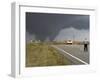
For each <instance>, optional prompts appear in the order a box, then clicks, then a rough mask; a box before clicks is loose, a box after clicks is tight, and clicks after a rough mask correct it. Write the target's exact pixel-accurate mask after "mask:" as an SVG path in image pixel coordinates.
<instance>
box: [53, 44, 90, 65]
mask: <svg viewBox="0 0 100 80" xmlns="http://www.w3.org/2000/svg"><path fill="white" fill-rule="evenodd" d="M52 47H54V48H55V49H56V50H58V51H59V52H60V53H61V54H63V55H64V56H66V57H67V58H68V59H69V60H71V61H72V62H73V63H74V64H76V65H79V64H89V63H90V62H89V50H88V51H87V52H84V46H83V45H52ZM88 47H89V46H88Z"/></svg>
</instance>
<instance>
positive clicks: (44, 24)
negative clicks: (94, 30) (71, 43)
mask: <svg viewBox="0 0 100 80" xmlns="http://www.w3.org/2000/svg"><path fill="white" fill-rule="evenodd" d="M85 38H87V39H88V40H89V15H75V14H73V15H72V14H51V13H30V12H27V13H26V40H27V41H30V40H32V39H35V40H42V41H44V40H47V39H49V40H68V39H75V40H84V39H85Z"/></svg>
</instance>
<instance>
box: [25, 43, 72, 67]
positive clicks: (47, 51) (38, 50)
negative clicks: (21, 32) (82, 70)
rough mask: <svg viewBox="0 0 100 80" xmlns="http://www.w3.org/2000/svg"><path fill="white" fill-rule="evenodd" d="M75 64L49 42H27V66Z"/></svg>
mask: <svg viewBox="0 0 100 80" xmlns="http://www.w3.org/2000/svg"><path fill="white" fill-rule="evenodd" d="M71 64H73V63H72V62H71V61H70V60H68V59H67V58H66V57H65V56H63V55H62V54H60V53H59V52H58V51H57V50H56V49H54V48H53V47H51V46H50V45H49V44H47V43H27V44H26V67H37V66H57V65H71Z"/></svg>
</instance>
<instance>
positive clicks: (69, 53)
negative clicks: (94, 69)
mask: <svg viewBox="0 0 100 80" xmlns="http://www.w3.org/2000/svg"><path fill="white" fill-rule="evenodd" d="M52 47H54V48H56V49H58V50H60V51H62V52H64V53H66V54H68V55H69V56H71V57H73V58H74V59H77V60H78V61H80V62H82V63H84V64H86V65H87V64H88V63H86V62H85V61H83V60H81V59H79V58H77V57H75V56H73V55H71V54H70V53H68V52H66V51H65V50H63V49H60V48H58V47H56V46H54V45H52Z"/></svg>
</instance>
